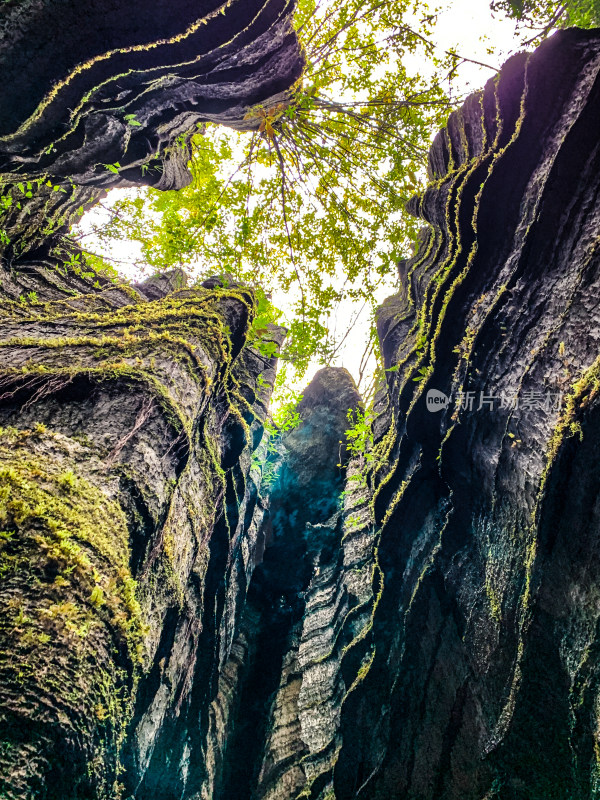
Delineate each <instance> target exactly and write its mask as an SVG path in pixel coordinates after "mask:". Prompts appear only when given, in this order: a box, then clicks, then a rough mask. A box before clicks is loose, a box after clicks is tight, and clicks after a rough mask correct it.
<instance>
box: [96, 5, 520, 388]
mask: <svg viewBox="0 0 600 800" xmlns="http://www.w3.org/2000/svg"><path fill="white" fill-rule="evenodd" d="M444 5H446V6H447V8H446V10H444V11H442V12H440V13H439V15H438V21H439V23H438V25H437V26H436V35H435V37H434V39H435V43H436V44H437V46H438V47H439V48H440V49H441V50H450V49H451V50H454V51H455V52H456V53H458V55H460V56H464V57H467V58H469V59H473V60H475V61H481V62H483V63H485V64H489V65H491V66H493V67H495V68H496V69H497V68H499V67H500V66H501V65H502V64H503V63H504V61H505V60H506V59H507V58H508V56H509V55H510V54H511V53H512V52H515V51H516V50H518V49H519V45H518V41H517V39H516V36H515V28H514V23H513V22H511V21H510V20H507V19H505V18H503V17H501V16H500V15H497V16H494V15H493V14H492V12H491V10H490V8H489V0H448V2H446V3H445V4H444ZM490 49H491V50H492V52H490ZM424 68H426V67H425V65H424V64H423V63H419V62H418V61H415V64H414V69H415V70H419V71H421V72H422V71H423V69H424ZM493 75H494V72H493V71H492V70H491V69H488V68H485V67H481V66H477V65H476V64H471V63H468V64H463V65H462V67H461V69H460V72H459V74H458V80H457V81H455V90H458V91H459V92H465V93H466V92H470V91H475V90H476V89H479V88H481V87H482V86H483V85H484V84H485V82H486V81H487V80H488V79H489V78H490V77H492V76H493ZM131 191H132V190H114V191H113V192H111V193H110V195H109V197H108V198H107V199H106V200H105V201H104V203H105V204H108V205H110V201H111V198H117V197H119V196H123V193H124V192H131ZM106 218H107V217H106V212H103V211H102V210H101V209H94V210H93V211H91V212H89V213H88V214H87V215H86V218H85V219H84V220H83V221H82V225H81V229H82V231H89V230H90V229H91V228H92V227H94V226H97V225H98V224H100V223H101V222H102V220H103V219H104V220H105V219H106ZM85 243H86V246H87V247H89V249H91V250H93V251H94V250H95V251H96V252H99V253H100V252H103V248H102V247H100V246H98V244H97V243H95V242H94V240H93V238H92V237H90V238H86V239H85ZM104 252H106V251H104ZM107 254H108V255H111V256H112V257H113V258H114V259H119V260H121V261H122V262H124V263H115V267H116V268H117V269H119V271H121V272H122V273H123V274H124V275H126V276H127V277H134V278H136V279H137V278H139V277H140V276H139V273H137V274H136V271H135V269H134V268H133V267H132V266H128V264H127V263H126V262H130V261H132V260H133V259H135V258H136V256H137V255H138V253H137V248H136V246H135V245H133V244H132V245H131V246H126V245H123V244H121V245H120V246H119V248H118V250H117V249H113V250H112V251H110V252H109V253H107ZM394 282H395V276H390V280H389V282H388V283H387V284H386V286H384V287H382V288H381V290H380V292H379V295H380V296H378V297H377V298H376V299H377V301H378V302H382V301H383V300H384V299H385V297H387V296H389V295H390V294H392V293H393V292H394ZM273 301H274V302H275V304H276V305H277V306H278V307H279V308H281V309H282V310H283V312H284V314H285V311H286V306H287V305H288V304H289V300H288V299H286V297H285V296H282V295H278V296H274V297H273ZM355 310H356V309H353V308H352V307H349V306H348V307H343V306H342V307H340V310H339V312H338V314H337V319H336V324H337V327H338V330H344V329H345V328H346V327H347V326H348V322H349V320H350V319H351V317H352V315H353V313H355ZM368 316H369V311H368V309H367V310H366V311H365V312H363V314H362V315H361V316H360V317H359V318H358V320H357V321H356V322H355V324H354V325H353V328H352V330H351V331H350V333H349V335H348V337H347V339H346V341H345V344H344V346H343V347H342V348H341V351H340V353H339V357H338V359H337V361H336V366H343V367H346V369H348V370H349V372H350V373H352V374H353V375H354V377H355V378H357V376H358V368H359V363H360V358H361V355H362V353H363V350H364V346H365V340H366V336H367V332H368V328H369V318H368ZM374 366H375V364H374V360H372V361H371V368H374ZM319 368H320V365H319V364H315V365H314V366H313V367H312V368H311V369H310V370H309V373H308V374H307V376H306V377H305V378H303V380H302V384H303V385H306V384H307V383H308V381H309V380H310V378H311V377H312V375H313V374H314V373H315V372H316V370H317V369H319ZM294 388H296V389H298V390H299V389H301V388H302V387H301V386H298V387H294Z"/></svg>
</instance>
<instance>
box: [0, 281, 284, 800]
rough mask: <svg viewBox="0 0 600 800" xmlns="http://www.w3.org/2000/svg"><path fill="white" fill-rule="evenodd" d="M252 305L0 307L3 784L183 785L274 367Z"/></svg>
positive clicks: (66, 792) (96, 793)
mask: <svg viewBox="0 0 600 800" xmlns="http://www.w3.org/2000/svg"><path fill="white" fill-rule="evenodd" d="M143 288H144V287H141V289H143ZM146 288H147V289H148V291H149V293H153V294H155V295H156V293H157V292H159V287H158V286H157V284H156V283H154V284H151V285H150V286H149V287H146ZM253 313H254V302H253V298H252V295H251V294H250V293H249V292H248V291H245V290H236V289H227V290H224V289H204V288H202V287H198V288H196V289H192V290H188V289H180V290H178V291H175V292H172V293H170V294H169V295H168V296H167V297H165V298H162V299H161V298H156V299H154V300H147V299H146V298H145V297H144V296H143V295H142V291H136V290H134V289H129V291H128V293H125V292H123V291H121V290H118V289H117V290H115V291H114V292H105V293H103V294H95V295H92V296H91V297H90V296H88V297H81V298H76V299H74V300H73V301H72V302H49V303H46V304H39V305H38V306H36V308H35V309H29V308H28V309H23V306H22V305H21V304H19V303H12V304H11V303H8V302H7V303H5V304H4V306H3V308H2V322H1V325H2V344H1V349H2V372H1V375H0V383H1V387H0V420H1V425H2V432H1V445H0V461H1V473H0V475H1V478H2V490H1V491H2V495H1V500H2V505H1V511H0V515H1V524H0V527H1V528H2V530H3V534H2V539H1V546H2V549H1V552H0V570H1V577H2V583H1V591H0V602H1V604H2V609H3V613H2V632H1V634H0V642H1V644H0V670H1V671H2V679H1V680H0V687H1V688H0V695H1V699H0V706H1V709H2V711H1V718H0V721H1V726H0V732H1V739H2V745H1V747H0V769H1V777H0V787H1V789H2V791H3V792H4V794H3V796H5V797H7V798H11V799H12V798H25V797H27V798H29V797H48V798H66V797H73V798H75V797H98V798H104V797H105V798H109V797H110V798H113V797H120V796H121V795H122V792H123V791H125V790H127V791H129V792H133V791H135V792H137V794H136V796H138V797H143V796H147V795H146V794H145V791H146V789H145V787H146V785H147V784H152V785H153V786H155V785H156V784H159V785H160V782H161V781H163V780H168V790H167V789H165V790H164V792H163V793H162V796H163V797H170V796H179V793H178V794H175V792H177V791H178V787H180V786H184V785H187V784H191V785H192V786H193V780H194V771H193V769H191V768H190V765H189V763H188V759H186V755H185V753H186V748H189V747H190V740H191V741H192V742H193V741H194V738H195V737H200V736H201V727H202V724H203V714H206V712H207V708H206V705H207V701H206V699H205V697H206V695H210V691H211V689H210V687H211V684H212V681H213V679H214V678H213V675H214V670H215V664H216V662H217V659H218V653H219V650H220V648H221V647H223V646H224V645H223V643H222V642H221V638H222V632H221V628H220V626H221V619H222V617H223V615H224V609H227V613H232V612H231V609H228V608H227V597H226V592H227V586H228V585H229V578H228V577H227V575H228V574H229V573H230V572H233V571H234V570H235V569H236V568H237V565H238V562H239V561H240V560H242V558H243V557H242V553H241V549H240V548H241V544H240V537H239V535H238V536H237V537H236V536H234V535H233V534H234V533H235V532H236V530H237V527H238V525H239V518H240V514H242V515H243V514H249V515H250V516H251V514H252V509H253V507H252V499H251V497H250V493H247V492H246V477H247V474H248V470H249V466H250V458H251V453H252V451H253V449H254V448H255V446H256V445H257V443H258V441H260V438H261V435H262V422H263V420H264V417H265V413H266V403H267V401H268V396H269V393H270V386H271V384H272V380H273V378H274V359H267V360H265V359H264V357H263V356H261V355H260V353H258V352H257V351H254V350H252V349H251V348H249V347H248V346H244V345H245V342H246V337H247V334H248V329H249V325H250V322H251V319H252V315H253ZM272 335H273V336H274V338H275V340H280V337H281V332H280V331H279V330H277V329H274V330H273V332H272ZM259 374H261V375H262V381H261V384H260V386H259V385H258V384H257V381H258V376H259ZM248 539H249V537H248V536H246V546H248V545H247V541H248ZM223 624H224V623H223ZM126 735H127V737H128V741H127V745H128V746H127V747H126V748H125V752H124V754H123V751H124V748H123V743H124V742H123V740H124V737H125V736H126ZM164 739H166V740H167V741H168V754H169V755H168V764H167V765H166V766H165V763H164V758H165V752H164V748H163V749H161V748H162V743H163V740H164ZM122 761H124V762H125V765H126V766H129V770H127V771H125V772H123V771H122V769H121V767H120V764H121V762H122ZM140 783H141V784H142V786H143V789H141V790H140V789H139V788H138V784H140ZM122 784H124V786H123V785H122ZM130 784H131V785H130ZM179 792H180V790H179Z"/></svg>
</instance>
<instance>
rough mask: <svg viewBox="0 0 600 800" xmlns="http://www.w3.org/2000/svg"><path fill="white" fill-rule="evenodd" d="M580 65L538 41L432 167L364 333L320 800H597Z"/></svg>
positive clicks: (598, 158)
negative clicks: (374, 464) (390, 293)
mask: <svg viewBox="0 0 600 800" xmlns="http://www.w3.org/2000/svg"><path fill="white" fill-rule="evenodd" d="M599 65H600V38H599V36H598V32H597V31H595V32H593V31H589V32H583V31H578V30H576V29H571V30H566V31H563V32H560V33H558V34H556V35H555V36H553V37H551V38H550V39H549V40H548V41H546V42H545V43H544V44H543V45H542V46H541V47H540V48H539V49H538V50H537V51H536V52H535V53H533V54H532V55H525V54H523V55H518V56H515V57H513V58H512V59H511V60H510V61H508V62H507V64H506V65H505V66H504V67H503V69H502V70H501V72H500V73H499V75H498V76H497V78H496V79H494V80H492V81H490V82H488V84H487V85H486V87H485V89H484V90H483V91H482V92H479V93H476V94H474V95H472V96H471V97H470V98H469V99H468V100H467V102H466V103H465V105H464V106H463V108H462V109H460V110H459V111H458V112H456V113H454V114H453V115H451V117H450V120H449V123H448V126H447V128H446V129H445V130H443V131H442V132H441V133H440V134H439V135H438V137H437V138H436V140H435V142H434V145H433V147H432V149H431V153H430V159H429V169H430V179H431V183H430V185H429V188H428V189H427V190H426V191H425V193H424V195H423V196H422V197H420V198H417V199H416V200H415V201H414V203H413V204H412V211H413V213H416V214H417V215H418V216H420V217H421V218H422V219H424V220H425V221H426V222H427V223H428V227H427V228H426V229H424V231H423V235H422V240H421V244H420V247H419V248H418V252H417V253H416V254H415V256H414V257H413V258H412V259H411V260H410V261H408V262H402V263H401V264H400V279H401V282H402V291H401V292H400V294H398V295H396V296H395V297H393V298H390V300H388V301H387V302H386V303H385V304H384V306H383V307H382V309H381V310H380V313H379V320H378V329H379V334H380V339H381V343H382V349H383V353H384V358H385V366H386V367H387V368H388V372H387V373H386V376H387V386H386V387H385V389H384V390H382V392H381V394H380V398H379V411H380V415H379V418H378V419H377V421H376V426H375V431H376V439H377V444H376V453H377V458H378V459H379V466H378V468H377V469H376V470H375V474H374V476H373V503H374V515H375V521H376V524H377V525H378V527H379V531H380V532H379V534H378V549H377V554H378V564H379V567H380V569H381V571H382V575H383V585H384V590H383V592H382V595H381V599H380V602H379V603H378V605H377V608H376V611H375V614H374V619H373V628H372V634H371V637H372V643H373V647H374V657H373V661H372V664H371V666H370V669H369V671H368V673H367V675H366V676H365V678H364V680H363V681H362V684H361V687H360V690H359V691H357V692H355V693H354V694H353V696H352V697H351V699H350V700H349V702H347V703H345V704H344V706H343V707H342V713H341V735H342V736H343V747H342V749H341V751H340V755H339V757H338V761H337V765H336V768H335V775H334V788H335V796H336V798H338V800H344V798H389V797H399V798H400V797H402V798H415V800H416V798H419V800H425V798H431V800H434V798H435V800H444V799H445V798H448V799H449V798H461V800H468V799H469V798H472V799H473V800H483V798H486V800H491V799H492V798H494V799H496V798H502V800H504V799H505V798H506V799H507V800H508V798H511V799H512V798H523V800H525V798H527V800H538V799H539V800H542V798H543V799H544V800H548V798H557V800H558V798H573V800H574V798H592V797H596V796H597V792H598V787H599V783H598V780H599V759H598V753H599V752H600V751H599V740H598V730H599V728H598V720H599V717H598V709H599V707H600V706H599V683H598V680H599V677H600V672H599V668H600V662H599V661H598V655H597V648H598V633H597V632H598V623H599V621H600V617H599V607H598V603H597V596H598V595H597V593H598V577H599V576H598V573H597V567H596V561H597V557H596V554H597V552H598V547H599V546H600V538H599V537H600V528H599V526H598V496H599V489H600V473H599V471H598V466H599V464H598V455H597V453H598V450H597V422H598V389H599V388H600V383H599V375H600V372H599V369H600V368H599V363H600V362H599V360H598V358H599V357H598V339H599V336H600V327H599V312H598V298H599V297H600V291H599V289H600V286H599V280H600V277H599V270H598V267H599V250H598V241H599V240H598V233H599V230H600V224H599V223H600V205H599V203H598V196H599V189H600V185H599V177H600V147H599V145H600V140H599V137H598V132H599V131H600V79H599V76H598V68H599ZM431 393H433V394H431ZM436 393H437V399H438V401H439V397H440V393H443V394H444V395H445V396H446V398H448V402H447V403H445V404H444V405H441V404H439V403H438V404H437V405H436V404H435V400H436ZM428 397H429V398H430V399H429V400H428ZM442 399H443V398H442ZM432 409H433V410H432Z"/></svg>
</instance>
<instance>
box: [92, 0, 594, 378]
mask: <svg viewBox="0 0 600 800" xmlns="http://www.w3.org/2000/svg"><path fill="white" fill-rule="evenodd" d="M596 2H597V0H579V1H578V0H572V2H571V3H570V4H569V5H570V8H572V9H575V8H577V9H580V11H581V13H584V12H583V10H582V9H583V6H584V5H586V3H587V5H589V6H590V7H591V6H592V5H593V4H594V3H596ZM497 6H498V8H499V9H500V10H501V11H502V12H503V13H508V14H511V15H512V16H515V17H518V18H519V19H521V20H522V22H523V25H526V24H527V25H534V26H535V25H538V24H541V23H543V24H544V25H546V26H547V25H548V24H549V25H550V27H552V25H554V24H556V22H557V20H558V19H559V17H560V18H562V17H564V18H565V19H571V17H570V16H569V15H572V14H574V13H580V12H579V11H577V12H575V11H574V10H572V11H569V12H568V14H567V12H566V11H564V12H562V11H561V12H560V14H559V16H558V17H557V14H558V11H559V9H558V4H557V3H553V2H550V0H547V1H545V2H542V4H541V6H543V7H540V4H533V3H529V2H528V0H524V1H522V2H520V3H510V2H504V0H501V2H498V3H497ZM586 13H587V12H586ZM561 15H562V16H561ZM435 24H436V14H435V12H434V11H431V10H429V8H428V7H427V6H426V4H425V3H423V2H420V0H415V1H414V2H410V0H367V1H366V2H364V0H299V2H298V6H297V11H296V14H295V26H296V29H297V33H298V36H299V39H300V41H301V43H302V46H303V48H304V51H305V56H306V67H305V70H304V73H303V75H302V77H301V79H300V80H299V81H298V82H297V83H296V84H295V85H294V86H293V87H292V89H291V90H290V91H289V92H288V93H287V95H286V96H285V98H284V99H282V100H279V101H278V102H277V103H275V104H273V105H272V106H270V107H264V106H258V107H256V108H254V109H252V110H251V112H250V114H249V118H250V121H253V122H254V123H255V127H257V128H258V129H257V130H254V131H252V132H238V131H231V130H227V129H224V128H220V127H218V126H214V125H206V126H204V127H203V128H202V129H201V130H198V131H197V132H196V133H195V134H194V135H193V136H192V138H191V145H192V156H191V162H190V169H191V173H192V176H193V180H192V183H191V184H190V186H188V187H187V188H185V189H182V190H180V191H177V192H175V191H168V192H159V191H156V190H153V189H144V190H139V191H137V192H135V193H132V192H129V193H128V194H127V196H126V197H121V198H120V199H118V200H116V201H114V202H110V203H109V204H107V205H106V206H105V211H106V214H107V218H106V219H105V221H103V222H102V224H100V225H98V226H96V227H95V228H94V229H93V231H92V232H93V234H94V236H95V237H96V240H97V241H99V242H100V244H101V245H103V246H110V245H111V244H114V243H115V242H121V243H124V242H135V243H137V244H138V246H139V248H140V261H141V262H142V263H144V264H146V265H148V267H150V268H151V269H152V270H162V269H169V268H172V267H173V266H181V267H183V268H184V269H186V270H189V271H190V272H191V273H192V274H193V275H196V276H198V277H205V276H206V275H209V274H215V273H222V274H224V275H229V276H231V277H232V278H233V279H235V280H242V281H244V282H247V283H250V284H253V285H258V286H261V287H263V289H264V291H265V292H266V293H267V296H271V298H272V300H273V303H274V305H275V306H277V304H278V303H281V300H282V298H284V303H285V305H286V315H285V324H286V325H287V327H288V329H289V335H288V338H287V340H286V343H285V346H284V348H283V351H282V358H283V360H284V363H288V364H290V365H291V366H292V369H293V371H295V373H296V374H298V375H302V374H303V372H304V371H305V369H306V367H307V365H308V363H309V362H310V361H311V359H317V360H318V361H320V362H321V363H325V364H330V363H334V362H335V359H336V356H337V354H338V353H339V349H340V347H341V345H342V343H343V342H344V340H345V338H346V337H347V336H348V332H349V330H350V328H351V326H352V324H353V318H354V317H355V316H356V315H357V314H358V313H360V312H362V313H365V312H369V313H372V311H373V310H374V306H375V305H376V303H377V302H378V290H379V289H380V288H381V287H382V286H384V285H387V286H389V287H391V286H393V284H394V281H395V278H396V264H397V261H398V259H399V258H402V257H404V256H406V255H408V254H409V253H410V251H411V249H412V242H413V241H414V239H415V236H416V233H417V228H418V224H419V223H418V222H417V221H416V220H415V219H414V218H413V217H411V216H409V215H408V214H406V213H404V206H405V204H406V202H407V200H408V199H409V198H410V197H411V196H412V195H413V194H415V193H416V192H418V191H420V189H421V188H422V186H423V180H424V175H423V165H424V164H425V162H426V155H427V150H428V148H429V145H430V141H431V136H432V134H433V133H434V132H435V131H436V130H437V129H438V128H439V127H440V126H442V125H443V124H444V122H445V120H446V118H447V115H448V113H449V112H450V111H451V110H452V109H453V108H454V107H455V106H456V105H457V104H458V103H459V102H460V100H461V97H460V94H459V93H457V92H456V90H455V89H454V88H453V83H452V78H453V77H454V76H455V74H456V71H457V69H458V67H459V66H460V64H461V62H463V61H464V60H468V59H466V58H465V57H466V55H468V54H457V53H455V52H453V51H448V52H440V51H439V50H438V49H436V48H435V46H434V44H433V42H432V34H433V31H434V28H435ZM491 69H493V67H491ZM492 74H493V72H492V71H490V75H492ZM252 117H254V119H253V120H252ZM256 123H258V124H257V125H256ZM178 145H179V146H185V145H186V143H185V142H180V143H176V146H178ZM77 236H78V238H79V239H80V241H81V242H82V244H83V246H84V247H85V246H86V245H85V239H86V234H85V233H84V232H82V231H79V233H78V234H77ZM341 304H344V308H345V309H348V310H346V311H345V312H344V317H343V320H342V322H341V324H339V313H338V312H339V308H340V305H341ZM277 316H278V315H277V313H276V312H275V311H274V310H273V309H270V311H269V318H270V319H272V320H275V319H276V318H277ZM373 352H374V335H373V325H371V338H370V340H369V342H368V343H367V346H366V349H365V352H364V353H362V354H360V353H359V354H357V368H358V371H359V373H361V375H362V374H365V375H366V373H367V370H365V365H366V364H367V362H368V359H369V357H372V354H373ZM359 361H360V365H358V362H359ZM280 382H281V383H283V380H282V381H280ZM361 388H362V389H363V391H364V390H365V389H367V393H368V388H367V387H365V386H364V385H363V386H362V387H361Z"/></svg>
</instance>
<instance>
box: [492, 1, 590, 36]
mask: <svg viewBox="0 0 600 800" xmlns="http://www.w3.org/2000/svg"><path fill="white" fill-rule="evenodd" d="M492 8H493V9H494V10H496V11H501V12H503V13H505V14H508V16H510V17H513V18H514V19H516V20H518V21H519V23H520V26H521V28H522V29H524V30H525V31H528V34H527V35H528V37H529V38H528V40H527V41H528V43H532V42H536V41H539V40H540V39H542V38H543V37H544V36H546V35H547V34H548V33H549V32H550V31H551V30H552V29H553V28H568V27H571V26H576V27H578V28H594V27H596V26H598V25H600V0H495V2H493V3H492ZM531 34H533V35H531Z"/></svg>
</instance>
